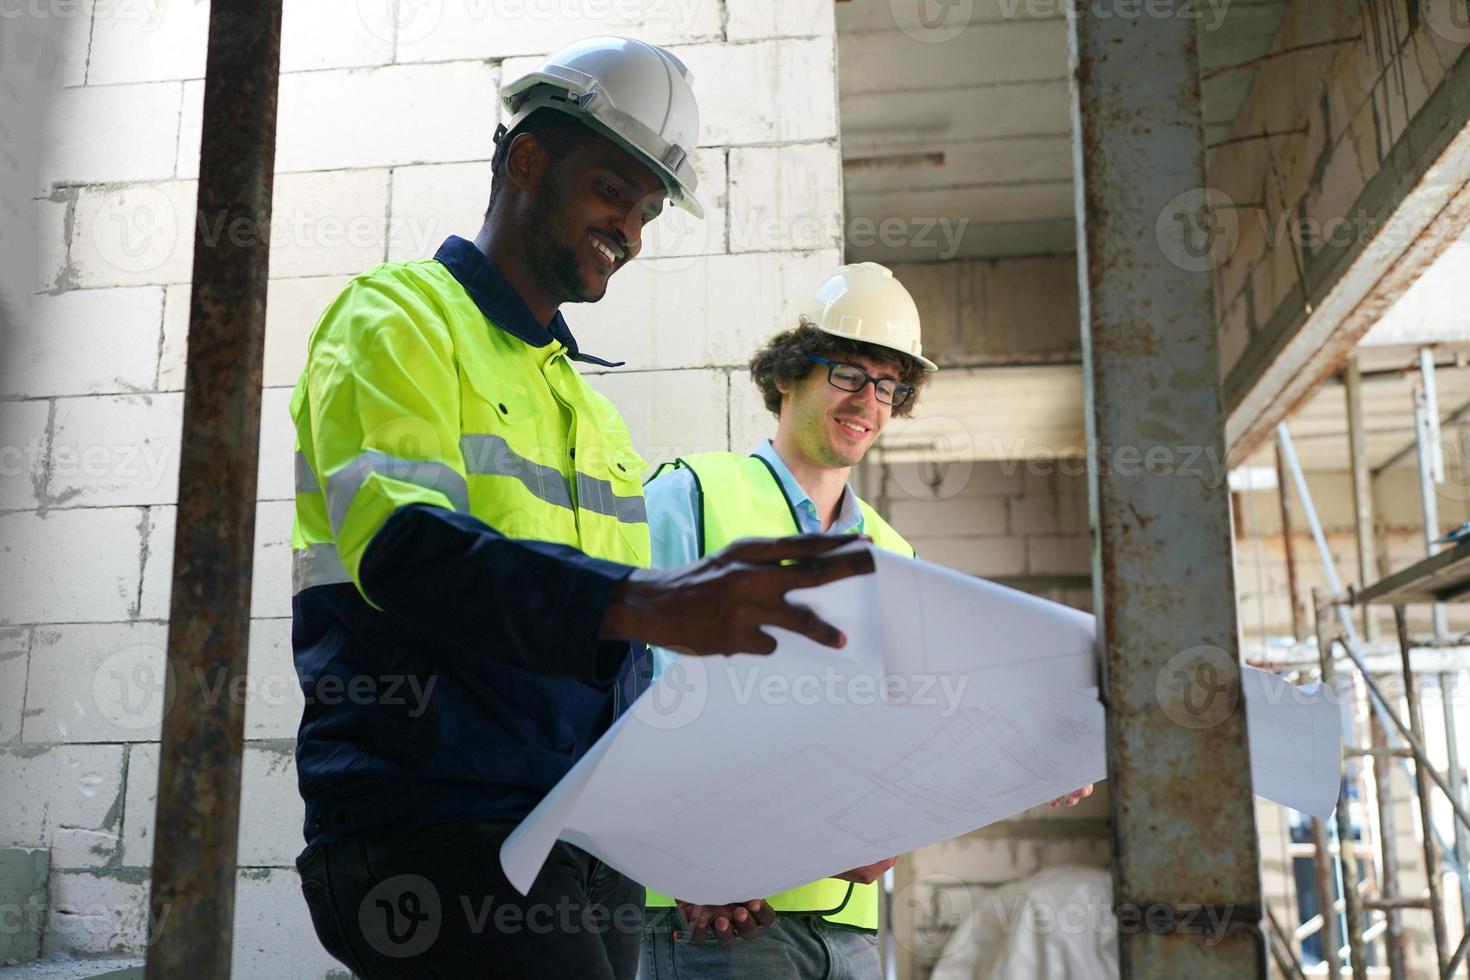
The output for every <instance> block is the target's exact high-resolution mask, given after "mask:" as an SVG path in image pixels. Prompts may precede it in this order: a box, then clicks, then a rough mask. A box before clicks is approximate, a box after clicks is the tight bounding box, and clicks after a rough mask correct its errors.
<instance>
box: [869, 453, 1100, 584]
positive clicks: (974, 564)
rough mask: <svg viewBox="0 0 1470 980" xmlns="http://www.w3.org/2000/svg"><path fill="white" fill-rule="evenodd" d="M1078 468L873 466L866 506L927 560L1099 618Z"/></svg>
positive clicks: (1051, 463)
mask: <svg viewBox="0 0 1470 980" xmlns="http://www.w3.org/2000/svg"><path fill="white" fill-rule="evenodd" d="M1081 465H1082V464H1081V462H1080V461H1073V462H1071V463H1069V462H1067V461H1057V460H1025V461H1023V460H1000V461H983V462H980V461H976V462H959V463H947V464H938V465H937V466H934V465H926V464H917V463H904V464H894V465H892V466H889V467H887V472H886V474H885V472H884V470H883V469H882V468H881V467H879V466H876V465H871V466H870V467H869V468H868V469H867V471H865V473H864V480H865V482H866V484H867V486H866V488H865V490H866V492H865V496H866V498H867V499H868V500H869V501H872V502H874V503H875V505H876V506H879V507H880V508H882V509H883V510H884V513H886V514H887V516H888V519H889V520H890V521H891V522H892V523H893V526H894V527H895V528H897V529H898V530H899V531H900V532H901V533H902V534H903V535H904V536H905V537H907V538H908V539H909V541H910V542H912V543H913V545H914V548H915V549H916V550H917V551H918V553H919V555H920V556H921V557H923V558H924V559H926V560H928V561H933V562H936V563H938V564H941V565H945V566H947V567H949V568H953V569H956V570H958V571H962V572H967V573H969V574H971V575H979V576H981V577H983V578H988V579H994V580H996V581H999V582H1002V583H1005V584H1010V585H1013V586H1015V587H1017V588H1021V589H1023V590H1025V591H1029V592H1034V593H1036V594H1038V595H1041V596H1043V597H1045V598H1049V599H1052V600H1054V601H1057V602H1064V603H1066V604H1068V605H1071V606H1075V607H1077V608H1079V609H1088V610H1090V609H1091V606H1092V586H1091V583H1090V576H1091V574H1092V566H1091V561H1092V558H1091V554H1092V552H1091V547H1092V545H1091V533H1090V531H1089V529H1088V518H1087V484H1086V479H1085V477H1084V475H1083V474H1082V473H1080V472H1077V470H1079V469H1080V467H1081Z"/></svg>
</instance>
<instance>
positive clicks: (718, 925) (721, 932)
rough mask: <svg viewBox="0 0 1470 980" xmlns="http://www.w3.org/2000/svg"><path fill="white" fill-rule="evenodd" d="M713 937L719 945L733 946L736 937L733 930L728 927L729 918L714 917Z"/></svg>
mask: <svg viewBox="0 0 1470 980" xmlns="http://www.w3.org/2000/svg"><path fill="white" fill-rule="evenodd" d="M715 939H717V940H718V941H719V943H720V945H721V946H734V945H735V940H736V939H737V937H736V935H735V932H734V930H732V929H731V928H730V919H729V918H728V917H727V916H723V915H722V916H719V917H717V918H716V919H715Z"/></svg>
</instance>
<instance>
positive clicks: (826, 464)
mask: <svg viewBox="0 0 1470 980" xmlns="http://www.w3.org/2000/svg"><path fill="white" fill-rule="evenodd" d="M935 370H937V369H936V367H935V365H934V363H933V362H932V361H930V360H928V359H927V358H925V357H924V353H923V346H922V344H921V343H920V336H919V311H918V309H917V307H916V306H915V304H914V301H913V298H912V297H911V296H910V295H909V293H908V290H906V289H905V288H904V287H903V285H902V284H901V283H900V282H899V281H898V280H897V279H895V278H894V277H893V274H892V272H891V271H889V270H888V269H887V268H885V267H883V266H881V265H878V264H877V263H873V262H861V263H857V264H854V265H846V266H843V267H842V268H840V269H838V270H837V271H836V272H835V273H833V274H832V275H831V276H829V277H828V278H827V279H826V280H825V281H823V283H822V284H821V285H820V286H819V287H818V289H817V290H816V293H815V295H814V296H813V297H812V299H811V301H810V303H809V304H807V309H806V310H804V311H803V313H802V314H801V316H800V319H799V322H798V325H797V326H796V327H795V328H793V329H790V330H787V331H785V332H783V333H780V334H778V335H777V336H776V337H775V338H773V339H772V340H771V342H770V343H769V344H767V345H766V346H765V347H764V348H762V349H761V350H759V351H757V352H756V354H755V356H754V357H753V358H752V359H751V362H750V373H751V377H752V378H753V379H754V381H755V383H756V385H757V387H759V388H760V391H761V396H762V398H763V399H764V401H765V405H766V408H767V409H769V410H770V411H771V413H772V414H773V415H775V416H776V419H777V423H776V436H775V438H774V439H772V440H768V441H766V442H764V443H762V444H761V445H760V446H758V447H756V449H755V451H754V452H753V453H751V454H750V455H749V456H744V457H742V456H737V455H735V454H732V453H725V452H710V453H699V454H696V455H693V456H685V457H683V458H682V459H680V460H678V461H676V462H675V463H673V464H670V465H668V466H665V467H663V468H661V469H660V471H659V473H658V474H657V475H656V476H655V477H654V479H653V480H651V481H650V482H649V484H648V485H647V487H645V494H646V497H647V502H648V521H649V529H650V532H651V534H652V541H653V560H654V565H655V567H660V568H665V567H669V568H672V567H679V566H682V565H685V564H687V563H689V562H692V561H698V560H699V559H701V558H702V557H703V556H705V555H709V554H714V553H715V552H717V551H718V550H719V549H720V548H722V547H724V546H725V545H726V544H727V543H728V542H730V541H734V540H737V539H739V538H742V537H747V536H760V537H771V536H776V535H783V534H784V535H795V534H863V535H866V536H868V537H869V538H871V539H872V540H873V544H874V545H875V546H876V547H880V548H887V549H890V550H892V551H896V552H898V553H900V554H903V555H907V556H912V555H913V554H914V549H913V548H912V547H911V546H910V545H909V544H908V542H907V541H905V540H904V539H903V537H902V536H901V535H900V534H899V533H898V532H897V531H895V530H894V529H893V528H892V527H891V526H890V525H889V524H888V523H887V522H886V521H885V520H883V518H882V517H881V516H879V515H878V514H877V513H876V512H875V511H874V510H873V509H872V508H871V507H870V506H869V505H868V504H867V503H866V502H865V501H863V500H861V499H860V498H859V497H858V496H857V494H856V493H854V492H853V489H852V486H851V485H850V484H849V482H848V477H849V474H850V473H851V471H852V467H854V466H856V465H857V464H858V463H859V462H861V461H862V458H863V455H864V454H865V453H866V452H867V451H868V450H869V449H870V448H872V446H873V444H874V443H875V442H876V441H877V439H878V437H879V435H881V434H882V432H883V429H884V427H885V426H887V424H888V422H889V420H890V419H891V418H892V417H893V416H894V415H898V416H906V415H908V414H910V413H911V412H912V411H913V410H914V406H915V404H916V402H917V400H918V393H919V391H920V389H921V388H922V387H923V386H924V383H925V382H926V380H927V379H928V377H929V375H930V374H932V373H933V372H934V371H935ZM655 658H656V661H657V664H656V669H657V670H659V671H662V670H663V669H672V670H677V669H679V668H678V664H677V659H676V657H675V656H674V654H672V653H669V652H668V651H666V650H655ZM1090 792H1091V789H1090V787H1089V788H1087V789H1084V790H1079V791H1077V792H1076V793H1074V794H1070V795H1069V796H1067V797H1063V798H1062V799H1061V800H1059V801H1057V802H1058V803H1060V802H1066V803H1067V804H1068V805H1074V804H1075V803H1076V802H1077V800H1079V799H1081V798H1082V797H1083V796H1085V795H1087V794H1088V793H1090ZM764 832H766V833H779V832H780V828H779V826H776V827H771V828H767V829H766V830H765V831H764ZM712 846H714V845H712ZM896 861H897V858H889V859H887V860H884V861H880V862H878V863H876V864H871V865H868V866H866V867H862V868H853V869H851V870H849V871H845V872H841V873H839V874H837V875H835V876H834V877H831V878H824V879H822V880H821V881H816V882H812V883H811V884H808V885H803V886H801V887H799V888H794V889H791V890H790V891H787V892H783V893H781V894H779V895H771V896H767V897H765V898H762V899H757V900H753V901H750V902H746V903H744V904H737V905H728V906H708V905H691V904H689V903H685V902H679V901H676V900H675V897H673V896H664V895H659V894H657V893H655V892H653V891H650V892H649V893H648V904H649V910H648V916H647V926H646V936H645V940H644V946H643V976H644V977H645V978H649V980H651V978H654V977H667V976H675V977H680V978H685V980H703V978H709V980H714V978H744V977H751V978H755V977H760V978H763V980H782V978H786V980H805V978H811V980H816V978H826V980H858V978H861V980H881V977H882V976H883V970H882V965H881V963H880V961H879V958H878V947H877V929H878V905H879V892H878V888H879V886H878V884H877V881H878V879H879V878H881V877H882V875H883V874H884V872H886V871H887V870H888V869H889V868H891V867H892V866H893V864H894V863H895V862H896ZM757 938H759V942H741V941H740V940H752V939H757Z"/></svg>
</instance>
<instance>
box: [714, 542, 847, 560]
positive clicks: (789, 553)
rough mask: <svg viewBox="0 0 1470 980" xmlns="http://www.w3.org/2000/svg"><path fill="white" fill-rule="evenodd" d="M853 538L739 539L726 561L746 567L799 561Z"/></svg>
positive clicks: (727, 551)
mask: <svg viewBox="0 0 1470 980" xmlns="http://www.w3.org/2000/svg"><path fill="white" fill-rule="evenodd" d="M856 540H858V536H857V535H856V534H795V535H792V536H791V537H789V538H742V539H741V540H739V541H736V542H735V543H734V544H732V545H730V546H729V547H727V548H726V549H725V551H724V556H725V557H726V558H731V559H733V560H735V561H740V562H746V563H749V564H753V565H755V564H775V563H778V562H783V561H802V560H803V559H807V558H815V557H817V556H818V555H823V554H826V553H827V552H829V551H831V550H833V549H834V548H840V547H842V546H843V545H848V544H852V543H853V542H854V541H856Z"/></svg>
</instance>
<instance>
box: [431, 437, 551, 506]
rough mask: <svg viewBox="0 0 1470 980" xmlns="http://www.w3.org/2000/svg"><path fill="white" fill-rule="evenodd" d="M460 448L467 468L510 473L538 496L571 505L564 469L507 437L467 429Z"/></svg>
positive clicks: (486, 473) (477, 471) (491, 473)
mask: <svg viewBox="0 0 1470 980" xmlns="http://www.w3.org/2000/svg"><path fill="white" fill-rule="evenodd" d="M459 451H460V453H462V454H463V455H464V468H465V472H466V473H469V474H471V475H473V476H508V477H511V478H513V479H516V480H519V481H520V483H521V486H523V487H525V488H526V489H527V490H529V491H531V493H532V494H534V495H535V496H536V497H537V498H538V499H540V500H544V501H546V502H547V503H548V504H551V505H552V506H554V507H565V508H567V509H568V510H571V508H572V489H571V487H570V486H569V485H568V484H567V478H566V477H564V476H562V474H561V471H560V470H558V469H554V468H553V467H550V466H543V465H541V464H540V463H537V462H534V461H532V460H529V459H527V458H526V457H524V456H522V455H521V454H520V453H518V452H516V451H515V450H514V449H512V448H510V443H508V442H506V441H505V439H504V438H502V437H500V436H497V435H490V434H488V433H468V434H465V435H462V436H460V437H459Z"/></svg>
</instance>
